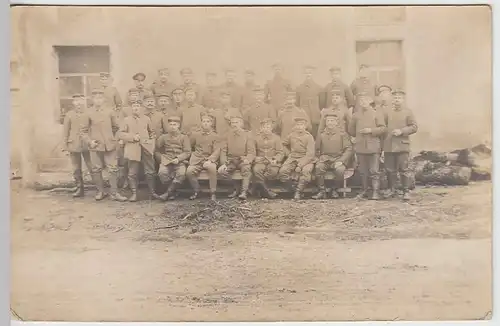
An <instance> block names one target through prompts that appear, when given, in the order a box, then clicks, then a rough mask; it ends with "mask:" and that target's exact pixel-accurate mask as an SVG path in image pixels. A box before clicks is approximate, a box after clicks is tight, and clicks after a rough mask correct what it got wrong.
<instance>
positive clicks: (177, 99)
mask: <svg viewBox="0 0 500 326" xmlns="http://www.w3.org/2000/svg"><path fill="white" fill-rule="evenodd" d="M184 97H185V94H184V90H183V89H182V88H180V87H176V88H174V90H173V91H172V100H173V103H172V110H173V111H174V112H179V114H180V115H178V116H179V117H181V116H182V109H183V107H182V106H183V104H184Z"/></svg>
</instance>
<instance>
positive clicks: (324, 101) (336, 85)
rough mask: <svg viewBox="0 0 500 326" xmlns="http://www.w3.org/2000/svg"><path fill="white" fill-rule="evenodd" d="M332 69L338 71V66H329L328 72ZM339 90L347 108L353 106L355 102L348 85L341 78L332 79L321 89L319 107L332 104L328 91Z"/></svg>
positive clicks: (326, 106)
mask: <svg viewBox="0 0 500 326" xmlns="http://www.w3.org/2000/svg"><path fill="white" fill-rule="evenodd" d="M333 71H340V68H338V67H332V68H330V72H333ZM337 89H338V90H339V91H340V93H341V95H342V97H343V99H344V103H345V105H346V107H347V108H351V107H354V105H355V104H356V102H355V101H354V95H353V93H352V90H351V88H350V87H349V86H347V85H346V84H345V83H344V82H343V81H342V80H340V79H333V80H332V81H331V82H329V83H328V84H327V85H326V86H325V88H324V89H323V92H322V95H321V99H320V107H321V108H328V107H330V106H331V105H332V98H331V96H330V94H331V93H330V92H331V91H333V90H337Z"/></svg>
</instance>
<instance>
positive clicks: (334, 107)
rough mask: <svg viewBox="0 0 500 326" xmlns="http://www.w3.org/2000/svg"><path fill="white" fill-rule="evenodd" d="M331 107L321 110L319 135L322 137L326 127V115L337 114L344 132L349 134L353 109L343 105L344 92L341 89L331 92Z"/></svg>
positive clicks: (334, 89)
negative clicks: (348, 128) (348, 129)
mask: <svg viewBox="0 0 500 326" xmlns="http://www.w3.org/2000/svg"><path fill="white" fill-rule="evenodd" d="M330 94H331V95H330V97H331V100H330V103H331V104H330V106H329V107H327V108H324V109H323V110H321V118H320V121H319V127H318V135H320V134H321V133H322V132H323V130H324V129H325V126H326V123H325V122H326V115H328V114H331V113H335V115H336V116H337V117H339V118H340V123H341V126H342V129H343V131H344V132H347V127H348V126H349V120H350V119H351V116H352V113H351V109H347V108H346V107H345V105H343V98H342V96H343V91H342V89H340V88H333V89H332V90H331V91H330Z"/></svg>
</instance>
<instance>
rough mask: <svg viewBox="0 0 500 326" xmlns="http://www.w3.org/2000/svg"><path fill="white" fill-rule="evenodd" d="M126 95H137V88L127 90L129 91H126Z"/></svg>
mask: <svg viewBox="0 0 500 326" xmlns="http://www.w3.org/2000/svg"><path fill="white" fill-rule="evenodd" d="M128 93H129V94H132V93H137V94H139V90H138V89H137V88H131V89H129V90H128Z"/></svg>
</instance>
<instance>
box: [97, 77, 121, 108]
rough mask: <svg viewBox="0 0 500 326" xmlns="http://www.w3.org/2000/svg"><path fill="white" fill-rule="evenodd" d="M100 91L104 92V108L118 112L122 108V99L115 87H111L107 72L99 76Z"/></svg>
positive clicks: (110, 79)
mask: <svg viewBox="0 0 500 326" xmlns="http://www.w3.org/2000/svg"><path fill="white" fill-rule="evenodd" d="M99 80H100V82H101V87H102V91H103V92H104V106H107V107H110V108H112V109H118V110H120V109H121V107H122V104H123V102H122V99H121V97H120V93H119V92H118V90H117V89H116V87H115V86H113V85H112V78H111V74H110V73H109V72H101V73H100V74H99Z"/></svg>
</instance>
